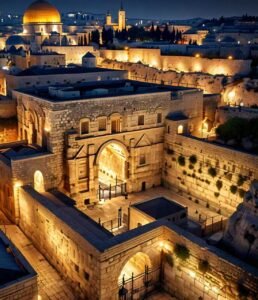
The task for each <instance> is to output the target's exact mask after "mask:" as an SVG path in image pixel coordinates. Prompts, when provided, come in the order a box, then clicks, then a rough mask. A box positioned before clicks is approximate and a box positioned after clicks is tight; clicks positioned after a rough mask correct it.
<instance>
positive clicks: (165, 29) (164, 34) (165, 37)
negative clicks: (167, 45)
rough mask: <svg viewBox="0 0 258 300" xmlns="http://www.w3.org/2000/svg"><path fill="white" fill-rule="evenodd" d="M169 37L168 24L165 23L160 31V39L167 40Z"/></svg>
mask: <svg viewBox="0 0 258 300" xmlns="http://www.w3.org/2000/svg"><path fill="white" fill-rule="evenodd" d="M169 39H170V32H169V30H168V24H166V25H165V28H164V31H163V32H162V40H163V41H169Z"/></svg>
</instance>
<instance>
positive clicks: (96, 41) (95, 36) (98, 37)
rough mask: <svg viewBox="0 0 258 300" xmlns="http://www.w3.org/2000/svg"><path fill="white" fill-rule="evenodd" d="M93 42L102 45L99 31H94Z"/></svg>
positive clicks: (92, 34)
mask: <svg viewBox="0 0 258 300" xmlns="http://www.w3.org/2000/svg"><path fill="white" fill-rule="evenodd" d="M91 42H92V43H95V44H98V45H99V43H100V34H99V31H98V30H95V31H92V33H91Z"/></svg>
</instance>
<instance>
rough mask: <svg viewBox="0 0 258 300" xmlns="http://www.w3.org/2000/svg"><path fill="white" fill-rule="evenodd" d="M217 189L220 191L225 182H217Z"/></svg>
mask: <svg viewBox="0 0 258 300" xmlns="http://www.w3.org/2000/svg"><path fill="white" fill-rule="evenodd" d="M216 187H217V189H218V190H219V191H220V190H221V189H222V187H223V182H222V181H221V180H217V182H216Z"/></svg>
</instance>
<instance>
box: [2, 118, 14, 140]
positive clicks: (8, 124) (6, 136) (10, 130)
mask: <svg viewBox="0 0 258 300" xmlns="http://www.w3.org/2000/svg"><path fill="white" fill-rule="evenodd" d="M17 139H18V131H17V120H16V119H0V143H10V142H15V141H17Z"/></svg>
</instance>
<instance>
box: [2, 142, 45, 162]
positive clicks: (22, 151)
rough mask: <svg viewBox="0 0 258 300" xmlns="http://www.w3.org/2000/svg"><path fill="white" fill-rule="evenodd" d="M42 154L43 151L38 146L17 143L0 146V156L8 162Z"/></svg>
mask: <svg viewBox="0 0 258 300" xmlns="http://www.w3.org/2000/svg"><path fill="white" fill-rule="evenodd" d="M43 153H44V151H43V149H42V148H41V147H39V146H33V145H28V144H25V143H19V142H17V143H10V144H3V145H2V146H0V155H3V156H4V157H5V158H6V159H8V160H13V159H19V158H23V157H27V156H31V155H37V154H43Z"/></svg>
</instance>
